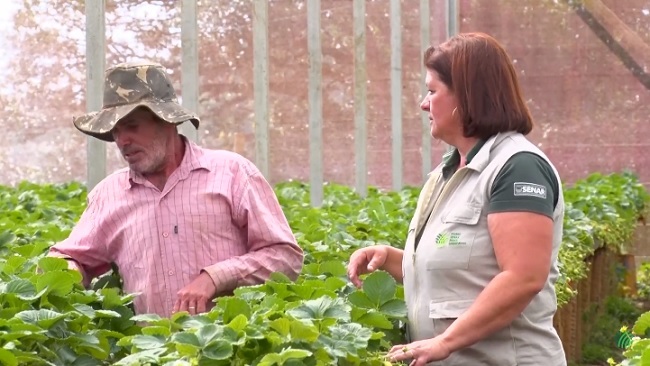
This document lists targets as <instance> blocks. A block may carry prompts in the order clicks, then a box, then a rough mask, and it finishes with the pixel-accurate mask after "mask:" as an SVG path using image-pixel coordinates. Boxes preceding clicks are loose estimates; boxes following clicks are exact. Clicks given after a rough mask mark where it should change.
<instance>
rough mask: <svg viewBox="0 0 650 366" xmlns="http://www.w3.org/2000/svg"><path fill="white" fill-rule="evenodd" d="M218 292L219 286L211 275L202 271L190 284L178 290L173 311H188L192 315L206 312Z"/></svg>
mask: <svg viewBox="0 0 650 366" xmlns="http://www.w3.org/2000/svg"><path fill="white" fill-rule="evenodd" d="M216 293H217V287H216V286H215V285H214V281H212V278H211V277H210V275H208V274H207V273H206V272H201V274H199V276H198V277H196V278H195V279H194V280H193V281H192V282H190V284H189V285H187V286H185V287H183V288H182V289H181V290H180V291H178V293H177V294H176V302H175V303H174V310H173V312H174V313H176V312H178V311H187V312H188V313H190V314H192V315H196V314H200V313H205V312H206V311H207V309H208V303H209V302H210V301H212V298H213V297H214V295H215V294H216Z"/></svg>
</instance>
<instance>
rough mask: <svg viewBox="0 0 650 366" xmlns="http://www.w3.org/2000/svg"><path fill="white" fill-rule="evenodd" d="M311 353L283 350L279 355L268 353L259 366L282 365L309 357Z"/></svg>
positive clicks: (299, 350)
mask: <svg viewBox="0 0 650 366" xmlns="http://www.w3.org/2000/svg"><path fill="white" fill-rule="evenodd" d="M311 355H312V353H311V352H309V351H307V350H304V349H292V348H288V349H284V350H282V352H280V353H269V354H266V355H265V356H264V357H262V360H260V363H259V364H258V365H259V366H272V365H275V364H278V365H284V364H285V362H287V361H288V360H296V359H297V360H302V359H304V358H307V357H309V356H311Z"/></svg>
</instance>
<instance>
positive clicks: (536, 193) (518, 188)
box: [515, 182, 546, 198]
mask: <svg viewBox="0 0 650 366" xmlns="http://www.w3.org/2000/svg"><path fill="white" fill-rule="evenodd" d="M515 196H531V197H539V198H546V187H544V186H542V185H539V184H533V183H525V182H515Z"/></svg>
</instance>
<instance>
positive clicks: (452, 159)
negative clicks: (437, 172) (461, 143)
mask: <svg viewBox="0 0 650 366" xmlns="http://www.w3.org/2000/svg"><path fill="white" fill-rule="evenodd" d="M483 145H485V140H478V141H477V142H476V144H475V145H474V147H472V149H471V150H470V151H469V152H468V153H467V164H469V163H471V162H472V159H474V157H475V156H476V154H478V152H479V151H481V148H482V147H483ZM459 164H460V153H459V152H458V149H453V150H451V151H448V152H447V153H445V154H444V155H443V156H442V165H443V167H442V174H443V176H444V177H445V178H448V177H449V176H450V175H451V173H453V172H455V171H456V170H457V169H458V165H459Z"/></svg>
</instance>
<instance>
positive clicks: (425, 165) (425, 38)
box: [420, 0, 431, 181]
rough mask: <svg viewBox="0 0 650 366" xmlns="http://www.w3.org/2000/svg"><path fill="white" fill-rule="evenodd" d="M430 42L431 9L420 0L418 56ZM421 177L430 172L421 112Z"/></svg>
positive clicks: (427, 138) (424, 90)
mask: <svg viewBox="0 0 650 366" xmlns="http://www.w3.org/2000/svg"><path fill="white" fill-rule="evenodd" d="M430 44H431V9H430V7H429V0H420V55H421V56H420V57H422V55H424V51H426V50H427V48H429V45H430ZM420 65H421V68H422V83H421V85H422V97H423V98H424V96H425V95H426V94H427V90H428V89H427V87H426V85H424V79H425V77H426V75H427V68H426V67H425V66H424V62H422V61H421V62H420ZM421 115H422V179H423V180H424V181H426V179H427V174H429V172H431V126H430V125H429V115H428V114H427V113H422V114H421Z"/></svg>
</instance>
